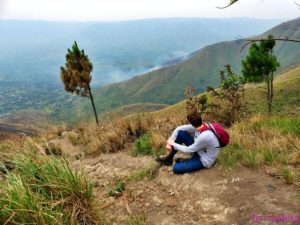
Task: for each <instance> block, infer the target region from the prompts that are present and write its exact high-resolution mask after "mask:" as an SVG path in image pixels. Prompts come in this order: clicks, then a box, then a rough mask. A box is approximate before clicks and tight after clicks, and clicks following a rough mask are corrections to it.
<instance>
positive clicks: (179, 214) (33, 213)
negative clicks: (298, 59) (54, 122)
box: [0, 66, 300, 225]
mask: <svg viewBox="0 0 300 225" xmlns="http://www.w3.org/2000/svg"><path fill="white" fill-rule="evenodd" d="M299 73H300V66H295V67H290V68H289V69H288V70H286V71H284V72H283V73H281V74H278V76H277V77H276V78H275V82H274V88H275V98H276V104H277V106H280V107H276V110H277V113H276V116H274V117H272V118H266V117H264V116H262V115H260V112H262V111H264V109H263V104H262V101H263V98H264V95H263V93H262V90H263V89H264V85H263V84H257V85H247V87H246V98H247V101H248V102H249V103H250V109H251V111H253V112H255V113H253V114H252V115H248V117H247V118H246V119H244V120H243V121H241V122H239V123H236V124H234V125H233V126H232V127H230V128H228V131H229V133H230V144H229V145H228V146H227V147H225V148H222V149H221V150H220V152H219V155H218V158H217V161H216V163H215V164H214V165H213V166H212V167H211V168H210V169H202V170H200V171H196V172H193V173H186V174H183V175H178V174H174V173H173V172H172V169H171V167H167V166H161V165H160V164H157V163H156V162H155V160H154V157H156V156H157V155H160V154H162V153H164V146H165V142H166V140H167V138H168V137H169V135H170V133H171V132H172V130H173V129H174V128H175V127H176V126H178V125H179V124H182V123H184V122H185V116H186V115H185V105H184V102H183V101H182V102H179V103H177V104H175V105H172V106H169V107H166V108H164V109H162V110H159V111H155V112H152V113H146V114H135V115H130V116H126V117H124V118H121V117H119V116H117V117H116V118H114V117H113V116H112V117H110V118H108V119H107V120H101V123H100V126H96V125H95V123H94V121H91V122H90V123H88V122H86V121H82V122H83V123H82V124H81V125H78V126H77V127H75V129H73V130H66V129H64V130H61V129H60V130H54V131H50V133H48V134H47V135H45V136H43V137H35V138H32V139H29V138H22V140H19V141H18V140H17V139H15V138H12V139H10V140H9V141H8V142H5V141H3V142H1V143H0V178H1V179H0V187H1V192H0V197H1V198H0V206H1V209H2V210H1V211H0V215H1V216H0V222H1V224H2V223H3V224H5V223H7V222H8V223H7V224H10V223H11V224H25V223H32V222H33V221H37V222H36V223H37V224H41V223H42V222H45V221H47V223H49V224H53V223H55V224H59V225H60V224H70V223H72V222H74V221H76V222H77V221H78V223H80V222H82V221H84V222H85V224H90V225H92V224H95V225H98V224H99V225H100V224H120V225H123V224H124V225H150V224H151V225H152V224H153V225H157V224H159V225H169V224H172V225H186V224H190V225H198V224H215V225H224V224H241V225H242V224H253V223H261V224H273V222H274V221H276V222H278V221H282V220H284V221H285V222H286V221H289V222H290V224H296V223H298V222H299V221H300V218H299V215H298V213H299V210H300V204H299V203H300V170H299V165H300V164H299V163H300V152H299V147H300V138H299V137H300V117H299V110H300V101H299V88H300V78H299ZM258 99H259V100H261V101H258ZM140 106H141V107H146V108H147V107H148V106H149V108H152V107H156V105H145V106H143V105H142V104H141V105H140V104H136V105H132V106H129V107H128V108H127V107H124V108H121V109H120V111H122V109H123V110H124V111H127V110H130V109H131V108H132V107H133V108H135V107H140ZM158 107H159V106H158ZM278 115H279V116H278ZM15 119H21V120H22V118H21V117H16V118H15ZM37 119H38V118H37ZM40 149H42V150H43V149H44V150H47V151H46V152H48V153H49V152H51V153H52V154H54V155H55V157H51V156H44V155H40V153H41V152H40V151H39V150H40ZM16 151H17V152H18V154H15V152H16ZM20 151H21V152H22V153H20ZM133 153H134V154H133ZM177 157H184V158H188V157H190V156H189V155H187V154H181V153H179V154H177V155H176V158H177ZM2 162H4V163H2ZM28 178H30V179H28ZM16 181H17V182H16ZM20 190H22V191H20ZM24 193H26V195H25V197H26V199H27V200H28V201H25V202H24ZM8 203H10V204H8ZM57 206H58V207H57ZM49 208H51V209H52V210H49ZM74 212H78V213H74ZM41 221H42V222H41ZM66 221H67V222H66ZM71 221H72V222H71ZM9 222H10V223H9ZM288 224H289V223H288Z"/></svg>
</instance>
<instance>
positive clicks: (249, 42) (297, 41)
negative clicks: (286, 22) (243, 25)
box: [240, 37, 300, 51]
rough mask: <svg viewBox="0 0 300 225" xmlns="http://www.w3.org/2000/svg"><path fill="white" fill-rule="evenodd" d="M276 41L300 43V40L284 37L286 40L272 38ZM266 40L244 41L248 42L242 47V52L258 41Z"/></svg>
mask: <svg viewBox="0 0 300 225" xmlns="http://www.w3.org/2000/svg"><path fill="white" fill-rule="evenodd" d="M272 39H273V40H275V41H288V42H296V43H300V39H289V38H288V37H284V38H272ZM264 40H266V39H265V38H261V39H244V40H243V41H244V42H246V43H245V44H243V46H242V47H241V50H240V51H243V50H244V48H245V47H247V46H248V45H249V44H251V43H254V42H257V41H264Z"/></svg>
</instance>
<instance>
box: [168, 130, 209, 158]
mask: <svg viewBox="0 0 300 225" xmlns="http://www.w3.org/2000/svg"><path fill="white" fill-rule="evenodd" d="M212 135H213V134H211V132H203V133H202V134H201V135H199V137H198V138H197V139H196V140H195V142H194V143H193V144H192V145H190V146H184V145H180V144H177V143H175V142H174V141H173V140H172V139H171V138H170V139H169V140H168V144H170V145H172V146H173V147H174V149H175V150H179V151H182V152H186V153H192V152H198V151H200V150H202V149H207V148H208V147H212V146H211V143H210V142H211V140H210V139H211V136H212ZM213 138H214V137H213Z"/></svg>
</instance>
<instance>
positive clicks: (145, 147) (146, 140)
mask: <svg viewBox="0 0 300 225" xmlns="http://www.w3.org/2000/svg"><path fill="white" fill-rule="evenodd" d="M131 155H132V156H134V157H137V156H142V155H152V147H151V144H150V137H149V135H148V134H144V135H143V136H141V137H140V138H139V139H137V140H136V141H135V142H134V144H133V150H132V151H131Z"/></svg>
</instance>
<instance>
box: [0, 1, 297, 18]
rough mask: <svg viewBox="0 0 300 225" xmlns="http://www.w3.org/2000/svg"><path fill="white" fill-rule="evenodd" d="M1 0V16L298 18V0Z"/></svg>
mask: <svg viewBox="0 0 300 225" xmlns="http://www.w3.org/2000/svg"><path fill="white" fill-rule="evenodd" d="M298 1H299V2H300V0H298ZM228 2H229V0H0V19H42V20H64V21H86V20H128V19H142V18H161V17H214V18H220V17H221V18H228V17H255V18H286V19H291V18H296V17H298V16H299V15H300V10H299V7H298V6H296V5H295V3H294V2H295V1H294V0H240V1H239V2H238V3H236V4H235V5H233V6H231V7H230V8H227V9H223V10H220V9H217V8H216V6H224V5H226V4H227V3H228Z"/></svg>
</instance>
